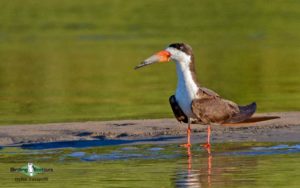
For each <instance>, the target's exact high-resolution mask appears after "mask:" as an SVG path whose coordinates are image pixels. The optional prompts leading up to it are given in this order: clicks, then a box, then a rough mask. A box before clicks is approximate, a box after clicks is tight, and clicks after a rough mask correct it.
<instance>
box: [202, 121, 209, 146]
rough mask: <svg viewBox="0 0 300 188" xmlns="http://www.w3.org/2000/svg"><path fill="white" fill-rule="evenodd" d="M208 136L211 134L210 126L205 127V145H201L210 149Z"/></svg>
mask: <svg viewBox="0 0 300 188" xmlns="http://www.w3.org/2000/svg"><path fill="white" fill-rule="evenodd" d="M210 134H211V130H210V125H208V126H207V142H206V144H203V147H204V148H210Z"/></svg>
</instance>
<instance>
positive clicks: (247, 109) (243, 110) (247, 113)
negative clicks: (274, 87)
mask: <svg viewBox="0 0 300 188" xmlns="http://www.w3.org/2000/svg"><path fill="white" fill-rule="evenodd" d="M239 109H240V113H238V114H235V115H234V116H232V118H230V119H229V120H228V121H226V123H238V122H242V121H245V120H247V119H249V118H250V117H251V116H252V115H253V114H254V112H255V111H256V103H255V102H253V103H251V104H249V105H246V106H239Z"/></svg>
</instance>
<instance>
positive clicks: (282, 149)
mask: <svg viewBox="0 0 300 188" xmlns="http://www.w3.org/2000/svg"><path fill="white" fill-rule="evenodd" d="M293 153H300V144H295V145H287V144H280V145H275V146H269V147H253V148H251V149H250V150H246V151H232V152H226V153H222V154H221V155H239V156H256V155H278V154H293Z"/></svg>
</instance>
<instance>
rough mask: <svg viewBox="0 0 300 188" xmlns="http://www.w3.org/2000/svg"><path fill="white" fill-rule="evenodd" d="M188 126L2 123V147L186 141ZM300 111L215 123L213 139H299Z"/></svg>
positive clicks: (201, 132) (201, 129)
mask: <svg viewBox="0 0 300 188" xmlns="http://www.w3.org/2000/svg"><path fill="white" fill-rule="evenodd" d="M186 127H187V126H186V125H185V124H180V123H179V122H177V121H176V120H175V119H150V120H120V121H100V122H74V123H49V124H34V125H27V124H24V125H9V126H5V125H4V126H0V146H18V145H21V146H24V145H30V144H31V145H32V144H45V143H60V144H62V145H65V146H67V147H68V146H69V147H72V146H74V147H76V146H78V145H77V144H78V143H79V144H81V145H82V146H84V145H85V146H89V144H90V146H99V145H109V144H110V145H112V144H140V143H141V144H146V143H149V144H161V143H162V144H163V143H178V144H179V143H184V142H185V140H186V137H185V136H186ZM206 128H207V126H206V125H200V124H193V125H192V143H194V144H196V143H203V142H205V137H206ZM299 135H300V112H278V113H261V114H256V115H255V116H253V117H252V119H250V120H248V121H247V122H243V123H239V124H225V125H213V126H212V142H215V143H217V142H218V143H220V142H251V141H257V142H299V141H300V136H299Z"/></svg>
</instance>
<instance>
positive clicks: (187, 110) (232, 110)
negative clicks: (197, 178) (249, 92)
mask: <svg viewBox="0 0 300 188" xmlns="http://www.w3.org/2000/svg"><path fill="white" fill-rule="evenodd" d="M169 61H173V62H175V63H176V72H177V77H178V82H177V88H176V91H175V95H172V96H171V97H170V98H169V102H170V105H171V107H172V110H173V113H174V115H175V117H176V119H177V120H178V121H179V122H184V123H187V124H188V128H187V143H186V144H184V145H183V146H185V147H189V146H191V141H190V135H191V126H190V125H191V122H192V121H194V120H195V121H197V122H198V123H201V124H206V125H208V126H207V143H206V144H204V147H206V148H208V147H210V133H211V128H210V125H212V124H223V123H238V122H242V121H244V120H246V119H249V118H250V117H251V116H252V115H253V114H254V112H255V111H256V103H255V102H253V103H251V104H249V105H246V106H239V105H237V104H236V103H234V102H232V101H230V100H226V99H223V98H222V97H221V96H220V95H218V94H217V93H216V92H214V91H212V90H210V89H207V88H205V87H202V86H200V84H199V82H198V80H197V77H196V72H195V64H194V55H193V51H192V48H191V47H190V46H189V45H188V44H184V43H174V44H170V45H169V46H168V47H167V48H166V49H164V50H162V51H160V52H158V53H156V54H154V55H152V56H151V57H149V58H148V59H146V60H144V61H143V62H142V63H141V64H140V65H138V66H136V67H135V69H138V68H141V67H143V66H146V65H150V64H153V63H157V62H169Z"/></svg>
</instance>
